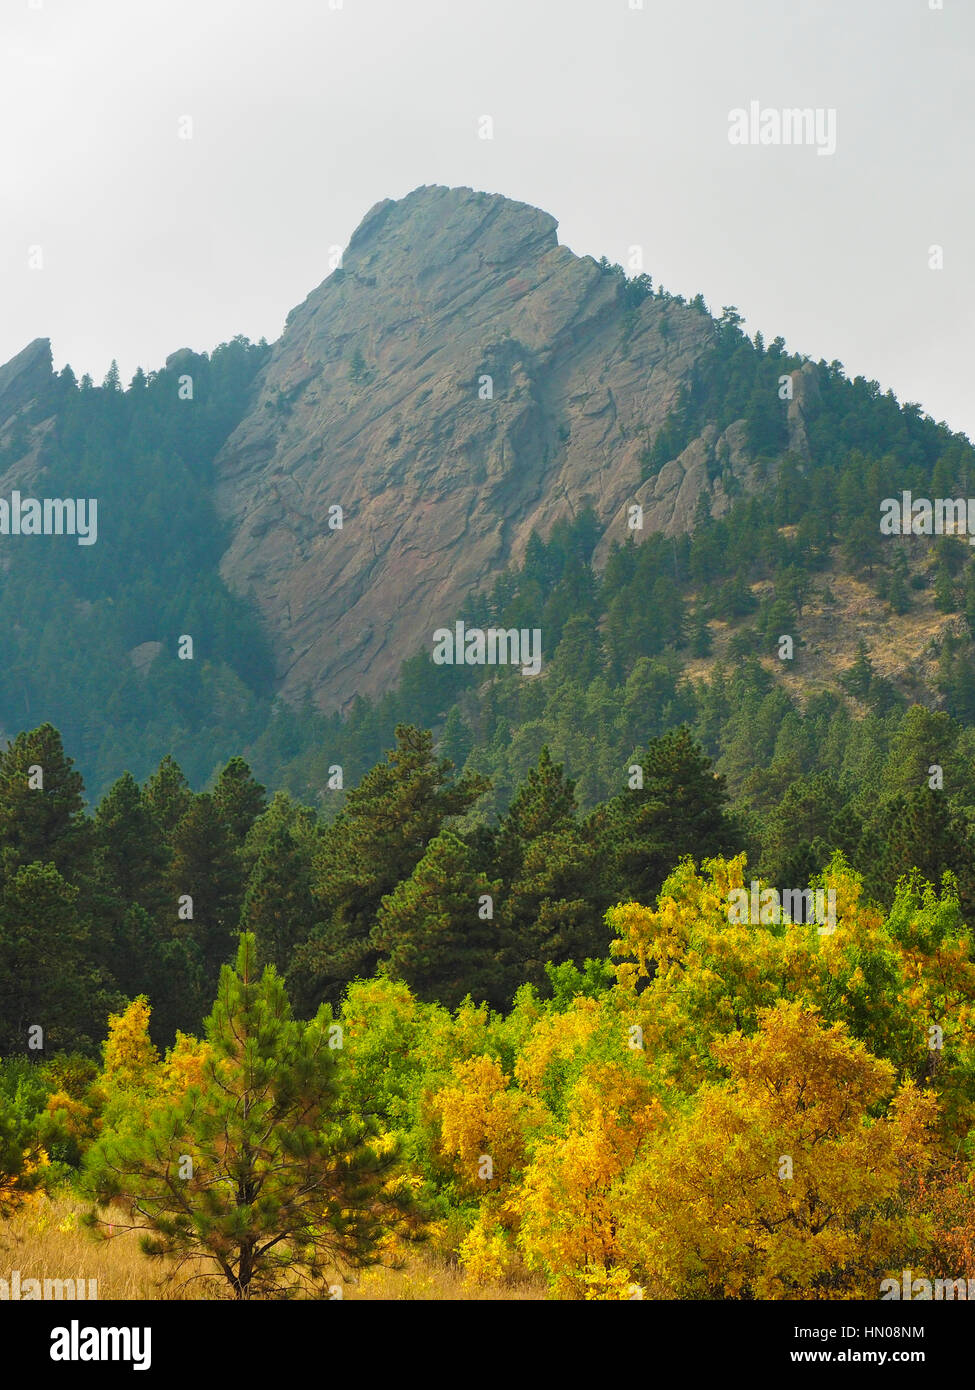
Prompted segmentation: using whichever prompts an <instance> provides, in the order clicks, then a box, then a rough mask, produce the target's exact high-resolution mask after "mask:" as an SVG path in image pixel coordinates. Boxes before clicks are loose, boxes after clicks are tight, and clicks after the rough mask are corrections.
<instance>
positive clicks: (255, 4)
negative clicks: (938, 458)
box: [0, 0, 975, 435]
mask: <svg viewBox="0 0 975 1390" xmlns="http://www.w3.org/2000/svg"><path fill="white" fill-rule="evenodd" d="M932 3H935V4H936V3H937V0H643V7H642V9H641V8H639V7H636V8H633V9H631V8H630V6H631V4H632V5H634V6H636V4H637V0H341V4H339V0H331V4H330V0H165V3H163V2H162V0H0V361H6V360H7V359H8V358H9V357H11V356H13V354H14V353H16V352H18V351H19V350H20V349H21V348H22V347H24V346H25V345H26V344H27V343H28V342H29V341H30V340H31V339H32V338H36V337H49V338H51V339H52V342H53V348H54V356H55V364H56V365H57V366H58V367H60V366H62V365H63V364H64V363H65V362H70V363H71V365H72V366H73V367H74V368H75V370H76V371H77V372H78V374H79V375H80V374H81V373H82V372H83V371H89V372H91V374H92V375H93V376H94V377H95V378H96V380H97V381H100V380H101V378H102V377H103V376H104V373H105V370H106V368H107V367H108V364H109V361H110V359H111V358H112V357H117V358H118V361H119V364H120V367H121V369H122V374H123V378H124V379H125V380H126V381H128V379H129V378H130V377H131V375H132V373H133V371H134V370H135V368H136V366H137V365H140V364H141V365H142V366H143V367H145V368H146V369H151V368H153V367H158V366H161V365H162V363H163V361H164V359H165V357H166V356H167V354H168V353H170V352H172V351H173V350H174V349H176V348H178V347H183V346H187V347H193V348H196V349H209V348H211V347H213V346H214V345H215V344H216V343H218V342H221V341H224V340H226V339H228V338H231V337H233V336H234V334H236V333H245V334H247V335H248V336H249V337H251V338H255V339H256V338H259V337H261V336H262V335H263V336H265V337H267V338H268V339H269V340H271V339H274V338H275V337H277V336H278V334H279V333H280V332H281V329H282V327H283V324H284V318H285V315H286V313H287V312H288V310H289V309H290V308H291V307H292V306H293V305H295V304H297V303H299V302H300V301H301V300H302V299H304V297H305V296H306V294H307V293H308V292H309V290H311V289H312V288H313V287H314V286H315V285H317V284H318V283H319V282H320V281H321V280H323V279H324V278H325V276H326V275H327V274H328V264H327V259H328V248H329V246H330V245H332V244H340V245H345V243H346V242H347V241H348V239H349V236H350V234H351V233H352V231H353V230H354V228H355V227H356V225H357V224H358V223H359V221H360V220H361V219H362V217H363V215H364V214H365V212H366V211H367V210H368V209H369V208H370V207H371V206H372V205H373V204H374V203H376V202H378V201H379V200H380V199H381V198H386V197H401V196H402V195H404V194H405V193H407V192H409V191H410V189H412V188H415V187H417V185H419V184H425V183H441V184H450V185H469V186H473V187H474V188H478V189H485V190H487V191H489V192H495V193H504V194H507V195H508V196H510V197H512V198H518V199H521V200H523V201H525V202H529V203H533V204H535V205H537V206H539V207H542V208H545V209H546V210H547V211H549V212H551V213H552V214H553V215H554V216H555V217H556V218H557V219H558V220H559V223H560V228H559V237H560V240H561V241H562V242H563V243H564V244H566V245H568V246H570V247H571V248H572V249H573V250H574V251H576V252H577V253H579V254H586V253H588V254H591V255H594V256H597V257H598V256H600V255H603V254H605V255H607V256H609V258H610V259H611V260H616V261H621V262H623V263H626V259H627V256H628V248H629V247H631V246H633V245H640V246H642V248H643V253H644V261H645V269H646V270H647V271H648V272H649V273H650V274H651V275H652V276H653V278H654V282H655V283H656V284H663V285H665V286H666V287H667V288H668V289H669V290H671V291H673V292H680V293H682V294H684V295H686V296H688V297H691V296H693V295H694V294H696V293H697V292H699V291H700V292H701V293H703V294H704V297H705V299H706V300H707V302H708V304H709V305H710V306H711V307H712V309H716V310H720V307H721V306H722V305H724V304H736V305H737V306H738V308H739V311H740V312H741V313H743V314H744V316H745V320H746V327H747V328H748V329H749V331H751V332H754V331H755V330H756V329H761V330H762V331H763V333H765V335H766V337H767V338H770V337H772V336H774V335H775V334H777V333H780V334H782V335H783V336H784V337H785V338H786V341H787V343H788V345H789V347H790V349H792V350H794V351H799V352H805V353H808V354H809V355H810V356H811V357H813V358H819V357H825V358H827V360H831V359H833V358H839V359H840V360H841V361H842V362H844V363H845V364H846V367H847V369H848V371H849V372H850V373H851V375H852V374H854V373H863V374H865V375H866V376H868V377H875V378H876V379H877V380H879V381H880V382H881V384H882V385H883V386H884V387H885V388H886V387H888V386H889V387H891V388H893V390H894V391H895V392H896V393H897V395H898V396H899V397H900V399H901V400H917V401H920V402H921V403H922V404H923V406H924V407H925V409H926V410H927V411H928V412H930V413H931V414H932V415H934V416H935V418H936V419H945V420H947V421H948V423H949V424H950V425H952V426H953V427H954V428H956V429H965V430H967V431H968V432H969V433H970V434H972V435H975V391H973V380H975V353H973V329H975V321H973V320H975V315H973V305H975V269H973V259H972V257H973V249H975V234H973V233H975V227H973V213H975V180H973V167H975V3H973V0H943V8H941V9H937V8H935V9H932V8H931V5H932ZM331 5H335V6H336V8H334V9H333V8H331ZM35 7H36V8H35ZM752 101H757V102H759V103H760V104H761V107H763V108H785V107H807V106H808V107H812V108H822V109H823V110H829V109H833V110H835V112H836V138H837V146H836V153H835V154H833V155H832V156H822V155H819V154H818V153H817V150H816V148H815V147H811V146H808V145H807V146H801V145H799V146H797V145H792V146H782V145H780V146H775V145H766V146H761V145H759V146H748V145H745V146H735V145H732V144H731V143H729V139H728V131H729V112H730V111H732V110H733V109H734V108H748V107H749V104H750V102H752ZM484 115H489V116H490V117H491V118H492V120H493V126H494V138H493V140H484V139H481V138H479V135H478V123H479V119H480V118H481V117H482V116H484ZM187 116H188V117H190V118H191V120H192V139H181V138H179V137H180V129H181V121H182V118H184V117H187ZM182 129H183V130H184V131H185V130H186V125H185V123H184V124H183V126H182ZM932 245H940V246H942V247H943V248H944V252H943V254H944V269H943V270H940V271H937V270H931V269H930V268H929V247H931V246H932ZM32 247H40V248H41V256H42V260H43V266H42V268H41V269H32V268H30V265H29V258H30V256H31V254H32V253H31V250H30V248H32ZM34 259H35V261H36V260H37V255H36V253H34Z"/></svg>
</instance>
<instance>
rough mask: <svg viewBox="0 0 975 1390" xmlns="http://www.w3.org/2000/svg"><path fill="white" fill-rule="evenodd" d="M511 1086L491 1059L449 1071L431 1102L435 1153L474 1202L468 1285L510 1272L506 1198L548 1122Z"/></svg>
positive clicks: (466, 1254) (512, 1257)
mask: <svg viewBox="0 0 975 1390" xmlns="http://www.w3.org/2000/svg"><path fill="white" fill-rule="evenodd" d="M510 1081H511V1078H510V1077H509V1076H507V1075H506V1074H505V1073H504V1071H503V1070H502V1068H501V1066H500V1064H499V1063H498V1062H497V1061H495V1059H494V1058H493V1057H488V1056H480V1057H471V1058H468V1059H467V1060H465V1061H461V1062H458V1063H456V1064H455V1065H454V1067H453V1070H452V1075H451V1079H450V1081H449V1082H448V1083H447V1084H446V1085H445V1086H442V1087H440V1089H439V1090H438V1091H437V1092H436V1094H435V1095H434V1096H433V1097H432V1112H433V1114H434V1116H435V1117H436V1119H437V1122H438V1124H439V1132H440V1139H439V1146H440V1150H441V1153H442V1154H443V1156H444V1157H445V1158H446V1159H447V1160H448V1161H449V1162H450V1163H451V1165H452V1167H453V1171H454V1174H455V1180H456V1184H457V1189H458V1191H459V1192H460V1193H461V1194H464V1195H466V1196H468V1197H475V1198H477V1200H478V1212H477V1217H476V1220H475V1222H474V1225H473V1227H472V1229H471V1230H470V1231H469V1232H468V1234H467V1236H466V1237H465V1239H464V1241H463V1242H462V1244H461V1247H460V1257H461V1259H462V1261H463V1262H464V1264H465V1267H466V1268H467V1270H468V1273H469V1274H470V1275H471V1277H473V1278H475V1279H489V1278H504V1277H507V1276H509V1275H511V1274H513V1273H514V1272H515V1270H516V1268H517V1260H516V1254H515V1250H514V1246H513V1243H512V1240H511V1236H510V1231H511V1227H512V1224H513V1217H512V1215H511V1214H510V1213H508V1212H507V1211H506V1208H505V1198H506V1196H507V1195H508V1193H509V1192H510V1189H511V1186H512V1183H513V1182H515V1181H516V1180H517V1177H518V1175H519V1173H520V1170H521V1169H522V1168H523V1166H524V1164H525V1161H526V1158H527V1153H528V1143H529V1137H530V1136H531V1135H532V1134H533V1133H534V1132H535V1131H537V1130H538V1129H540V1127H542V1126H543V1125H544V1124H545V1122H546V1120H547V1119H548V1112H547V1111H546V1109H545V1107H544V1106H543V1105H542V1104H541V1103H540V1102H539V1101H538V1100H536V1099H535V1098H534V1097H532V1096H529V1095H526V1094H525V1093H524V1092H522V1091H520V1090H518V1089H516V1088H513V1087H511V1086H510Z"/></svg>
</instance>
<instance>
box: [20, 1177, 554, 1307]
mask: <svg viewBox="0 0 975 1390" xmlns="http://www.w3.org/2000/svg"><path fill="white" fill-rule="evenodd" d="M84 1210H85V1208H84V1205H83V1204H82V1203H81V1202H79V1201H77V1200H76V1199H74V1198H72V1197H69V1196H58V1197H55V1198H54V1199H53V1200H51V1201H49V1200H47V1199H46V1198H44V1199H40V1200H38V1201H36V1202H32V1203H31V1204H30V1205H28V1206H27V1207H25V1208H23V1209H22V1210H21V1211H19V1212H18V1213H17V1214H16V1215H15V1216H13V1217H12V1218H11V1219H10V1220H9V1221H5V1222H4V1223H3V1224H2V1225H0V1278H3V1279H9V1278H10V1275H11V1272H12V1271H13V1270H15V1269H16V1270H19V1271H20V1279H21V1283H22V1284H23V1281H24V1280H25V1279H39V1280H44V1279H76V1280H77V1279H85V1280H89V1279H97V1281H98V1297H99V1298H100V1299H110V1298H120V1299H139V1300H158V1299H165V1300H183V1299H213V1298H225V1297H226V1296H227V1295H226V1292H225V1290H226V1284H225V1283H224V1281H223V1280H222V1279H213V1278H209V1277H207V1278H204V1279H196V1280H194V1281H193V1282H192V1283H190V1284H188V1285H186V1286H184V1287H182V1288H177V1287H173V1286H172V1285H166V1284H165V1282H164V1276H165V1272H166V1271H165V1269H164V1268H163V1267H162V1266H161V1265H160V1264H159V1263H158V1262H157V1261H154V1260H152V1261H151V1260H148V1259H147V1258H146V1256H145V1255H143V1254H142V1252H141V1250H140V1249H139V1237H138V1235H137V1234H135V1233H134V1232H121V1233H119V1234H118V1235H115V1236H113V1237H112V1238H111V1239H110V1240H106V1241H99V1240H96V1239H95V1238H93V1237H92V1236H91V1235H90V1234H89V1232H88V1231H87V1230H86V1229H85V1228H84V1227H83V1226H82V1225H81V1223H80V1217H81V1214H82V1212H83V1211H84ZM200 1269H202V1266H200V1267H198V1269H197V1271H196V1272H199V1270H200ZM184 1272H185V1273H186V1274H190V1273H193V1272H194V1271H193V1270H191V1269H189V1268H187V1269H185V1270H184ZM335 1282H337V1283H341V1284H342V1296H343V1298H344V1299H346V1300H348V1299H364V1300H369V1301H373V1302H389V1301H405V1300H408V1301H417V1302H427V1301H429V1302H498V1301H510V1300H524V1299H531V1300H542V1299H544V1298H545V1296H546V1290H545V1285H544V1284H543V1283H541V1282H540V1281H530V1282H529V1281H526V1282H523V1283H512V1284H501V1283H487V1284H475V1283H472V1282H471V1281H470V1280H468V1279H467V1278H466V1277H465V1276H464V1273H463V1271H462V1270H461V1269H460V1268H459V1267H458V1266H456V1265H455V1264H453V1263H452V1262H450V1261H449V1260H446V1259H444V1258H442V1257H438V1256H437V1255H435V1254H434V1253H432V1252H431V1251H429V1250H425V1249H420V1250H418V1251H416V1252H411V1254H410V1256H409V1258H408V1260H407V1263H406V1266H405V1268H403V1269H397V1270H393V1269H385V1268H381V1267H377V1268H374V1269H370V1270H366V1271H364V1272H362V1273H361V1274H359V1275H357V1276H356V1278H355V1280H354V1281H352V1280H342V1279H341V1278H340V1276H338V1275H336V1276H335ZM86 1287H87V1286H86Z"/></svg>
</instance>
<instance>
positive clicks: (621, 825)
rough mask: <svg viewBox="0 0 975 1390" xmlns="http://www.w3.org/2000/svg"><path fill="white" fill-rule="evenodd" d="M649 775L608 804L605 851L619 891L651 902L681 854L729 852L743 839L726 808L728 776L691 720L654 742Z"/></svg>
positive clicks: (647, 763)
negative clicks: (700, 741)
mask: <svg viewBox="0 0 975 1390" xmlns="http://www.w3.org/2000/svg"><path fill="white" fill-rule="evenodd" d="M642 775H643V786H642V788H632V789H627V790H626V791H625V792H623V793H622V794H621V795H620V796H618V797H616V798H615V799H614V800H613V801H612V802H610V804H609V806H608V808H607V813H606V816H605V819H604V834H605V835H606V840H605V844H604V853H605V856H606V859H607V862H609V863H611V864H612V866H613V869H614V872H615V880H616V888H617V890H618V892H619V893H620V894H621V895H622V896H623V897H626V898H629V899H632V900H635V901H637V902H640V903H643V904H646V905H651V904H652V903H653V902H654V900H655V898H656V895H657V893H658V892H659V891H660V888H661V886H662V885H663V881H664V879H665V878H666V877H667V875H668V874H669V873H670V871H671V870H672V869H673V868H674V866H675V865H676V863H677V861H678V860H679V859H680V858H682V857H683V856H684V855H688V854H689V855H693V857H694V858H695V860H697V861H700V860H701V859H704V858H707V857H710V856H712V855H715V854H718V853H728V852H729V851H732V850H734V849H735V848H737V845H738V838H739V837H738V832H737V830H736V829H735V827H734V825H733V824H732V822H731V821H730V819H729V817H728V816H727V814H726V810H725V807H726V805H727V800H728V797H727V792H726V790H725V781H724V778H723V777H721V776H719V775H717V774H716V773H714V772H713V770H712V766H711V760H710V759H709V758H708V757H707V756H706V755H705V753H704V751H703V749H702V748H701V747H700V746H699V745H698V744H697V743H695V741H694V739H693V737H692V735H691V732H690V730H689V729H688V728H687V727H686V726H683V727H681V728H679V729H673V730H671V731H670V732H669V733H666V734H664V736H663V737H662V738H658V739H653V740H651V742H650V744H649V746H648V748H647V753H646V756H645V758H644V759H643V763H642Z"/></svg>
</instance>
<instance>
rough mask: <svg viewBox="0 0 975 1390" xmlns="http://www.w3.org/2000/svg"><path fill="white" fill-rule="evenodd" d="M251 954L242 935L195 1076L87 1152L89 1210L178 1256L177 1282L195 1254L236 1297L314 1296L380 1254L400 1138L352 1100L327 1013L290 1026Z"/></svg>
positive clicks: (91, 1220) (157, 1250) (223, 977)
mask: <svg viewBox="0 0 975 1390" xmlns="http://www.w3.org/2000/svg"><path fill="white" fill-rule="evenodd" d="M256 955H257V950H256V943H255V941H254V938H253V936H252V935H250V934H245V935H243V936H242V938H241V942H240V948H239V950H238V953H237V961H236V968H232V967H230V966H229V965H228V966H224V968H223V969H222V971H221V974H220V988H219V993H218V996H217V1000H216V1003H215V1005H214V1008H213V1012H212V1013H211V1014H210V1016H209V1018H208V1019H207V1020H206V1039H207V1043H208V1044H209V1048H210V1053H209V1055H208V1057H207V1058H206V1060H205V1061H204V1063H203V1069H202V1070H203V1082H202V1085H200V1086H191V1087H190V1088H189V1090H188V1091H187V1092H186V1095H185V1097H184V1098H183V1099H182V1100H181V1101H179V1102H178V1103H176V1104H175V1105H171V1106H168V1107H166V1108H162V1109H159V1110H157V1111H156V1112H154V1114H153V1116H152V1119H151V1121H150V1122H149V1124H148V1125H146V1126H142V1127H139V1128H137V1129H135V1130H134V1132H132V1133H110V1134H109V1135H108V1136H106V1137H105V1138H103V1139H102V1140H101V1141H100V1142H99V1143H98V1144H97V1145H96V1146H95V1147H94V1148H93V1149H92V1150H90V1151H89V1154H88V1156H87V1161H86V1173H85V1178H86V1186H87V1190H88V1192H89V1193H90V1195H91V1196H92V1197H93V1198H94V1203H95V1205H94V1207H93V1208H92V1210H91V1211H90V1213H89V1215H88V1218H87V1219H88V1224H89V1225H90V1226H92V1227H93V1228H96V1229H99V1230H100V1231H101V1232H102V1233H105V1232H106V1230H107V1229H108V1227H109V1225H111V1228H112V1230H113V1232H120V1231H125V1230H136V1231H141V1232H143V1233H144V1236H143V1241H142V1249H143V1251H144V1253H146V1254H147V1255H150V1256H154V1257H156V1258H160V1259H161V1258H166V1257H170V1258H171V1259H173V1260H174V1261H175V1262H176V1263H175V1267H174V1268H173V1269H172V1274H173V1276H174V1277H178V1276H179V1273H180V1270H181V1268H182V1266H183V1264H184V1263H186V1262H194V1261H197V1260H202V1261H203V1262H204V1264H205V1265H207V1266H209V1268H210V1269H211V1270H212V1271H213V1273H214V1274H215V1275H217V1276H222V1277H223V1279H224V1280H225V1281H226V1286H227V1290H228V1292H229V1293H230V1294H231V1295H232V1296H233V1297H234V1298H235V1299H252V1298H262V1297H263V1298H289V1297H293V1296H295V1295H296V1294H298V1293H299V1292H300V1291H301V1290H302V1289H310V1290H311V1291H312V1292H313V1293H315V1294H317V1295H318V1296H319V1297H322V1296H324V1295H325V1288H326V1285H327V1284H328V1281H329V1279H330V1278H333V1279H334V1277H335V1273H334V1272H335V1271H339V1272H341V1273H343V1274H344V1273H345V1272H346V1271H347V1270H349V1269H355V1268H361V1267H363V1266H366V1265H369V1264H373V1263H376V1262H378V1260H379V1258H380V1256H379V1242H380V1240H381V1239H382V1238H383V1237H384V1236H385V1235H386V1234H387V1233H388V1232H389V1231H390V1230H391V1229H396V1228H400V1227H402V1226H403V1223H404V1220H405V1219H406V1218H407V1217H408V1215H409V1212H410V1204H409V1199H408V1198H407V1197H406V1196H405V1185H403V1184H398V1183H397V1182H396V1180H395V1177H394V1170H395V1167H396V1164H397V1160H398V1151H397V1146H396V1144H395V1142H394V1141H393V1140H392V1138H391V1137H390V1136H388V1135H385V1134H381V1132H380V1129H379V1126H378V1123H377V1122H376V1120H375V1119H374V1118H373V1117H372V1116H370V1115H364V1114H357V1113H355V1112H354V1111H353V1110H352V1108H351V1106H350V1104H349V1102H348V1100H347V1098H346V1082H345V1075H344V1068H343V1065H342V1051H341V1048H340V1047H338V1046H336V1045H335V1043H336V1037H337V1036H338V1035H337V1034H336V1032H335V1030H334V1028H333V1027H332V1019H331V1014H330V1012H329V1011H328V1010H327V1009H326V1008H324V1007H323V1008H321V1009H320V1010H319V1012H318V1014H317V1015H316V1017H315V1018H314V1019H312V1020H311V1021H310V1022H308V1023H301V1022H298V1021H296V1020H295V1019H294V1018H293V1017H292V1013H291V1006H290V1004H289V1002H288V997H287V995H286V994H285V991H284V987H283V985H282V983H281V981H280V979H279V978H278V975H277V973H276V972H275V971H274V970H273V968H270V967H269V968H267V969H265V971H264V972H263V974H262V975H261V976H260V978H258V975H257V969H256ZM109 1206H111V1211H110V1212H109V1211H106V1208H108V1207H109ZM99 1211H102V1212H105V1215H104V1216H103V1217H101V1218H100V1217H99ZM123 1212H126V1213H127V1217H126V1216H124V1215H123Z"/></svg>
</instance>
